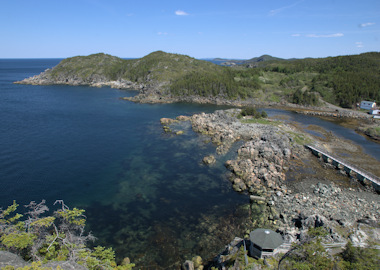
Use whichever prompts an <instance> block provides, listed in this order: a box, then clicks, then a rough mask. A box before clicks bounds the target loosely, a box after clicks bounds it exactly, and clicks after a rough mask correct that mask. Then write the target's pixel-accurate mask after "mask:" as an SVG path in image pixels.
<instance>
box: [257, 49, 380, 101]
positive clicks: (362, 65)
mask: <svg viewBox="0 0 380 270" xmlns="http://www.w3.org/2000/svg"><path fill="white" fill-rule="evenodd" d="M261 68H262V69H263V70H264V71H267V72H276V73H283V74H285V75H286V76H288V77H291V76H293V75H295V74H299V73H300V72H303V73H305V72H306V73H316V74H317V75H316V76H315V77H314V78H313V79H312V81H311V82H310V84H309V89H310V91H312V92H316V93H319V94H320V96H321V97H322V98H323V99H324V100H325V101H327V102H330V103H333V104H336V105H339V106H342V107H352V106H354V105H355V104H356V103H358V102H360V101H361V100H377V101H379V100H380V53H377V52H371V53H364V54H360V55H349V56H338V57H328V58H319V59H311V58H310V59H300V60H292V61H281V62H275V63H273V62H272V63H270V64H268V65H267V66H265V67H261ZM294 101H297V100H294Z"/></svg>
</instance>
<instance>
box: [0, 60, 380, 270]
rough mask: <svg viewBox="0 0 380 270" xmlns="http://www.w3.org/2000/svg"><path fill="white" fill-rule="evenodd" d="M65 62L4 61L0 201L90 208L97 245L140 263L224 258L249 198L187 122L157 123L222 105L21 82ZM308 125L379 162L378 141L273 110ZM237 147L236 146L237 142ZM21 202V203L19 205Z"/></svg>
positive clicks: (0, 73)
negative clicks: (139, 99) (168, 129)
mask: <svg viewBox="0 0 380 270" xmlns="http://www.w3.org/2000/svg"><path fill="white" fill-rule="evenodd" d="M59 61H60V59H0V207H3V208H4V207H6V206H7V205H10V204H11V203H12V201H13V200H16V201H17V202H18V203H19V204H20V205H25V204H27V203H29V202H30V201H36V202H39V201H41V200H42V199H45V200H46V201H47V205H48V206H49V207H50V208H52V209H53V210H54V207H53V203H54V202H55V200H58V199H59V200H64V201H65V203H66V204H67V205H68V206H69V207H71V208H72V207H80V208H83V209H85V210H86V216H87V221H88V222H87V224H88V225H87V229H88V231H91V232H92V233H93V234H94V235H95V236H96V237H97V238H98V240H97V242H96V243H95V244H101V245H105V246H112V247H113V248H114V249H115V250H116V253H117V257H118V259H122V258H123V257H130V259H131V261H132V262H135V263H137V265H138V267H140V268H142V269H171V268H177V269H178V266H179V263H181V262H184V261H185V260H186V259H191V257H192V256H194V255H201V256H202V257H204V258H205V259H210V258H209V257H207V256H210V254H216V253H217V252H218V251H220V250H221V249H223V248H224V246H225V245H226V244H227V243H228V242H230V241H231V240H232V239H233V237H234V236H237V235H239V236H242V235H243V230H244V223H245V222H246V221H247V218H248V217H249V213H248V212H247V208H246V207H245V205H246V204H247V203H248V198H247V196H245V195H240V194H238V193H236V192H234V191H233V190H232V188H231V184H230V183H229V181H228V180H227V176H226V173H227V170H226V169H225V167H224V165H223V164H224V162H225V161H226V160H227V159H229V158H233V157H234V155H236V151H234V150H232V151H231V152H230V153H229V154H228V155H227V156H224V157H220V156H217V162H216V164H215V165H214V166H211V167H208V166H205V165H203V164H202V162H201V161H202V158H203V157H204V156H206V155H209V154H214V153H215V146H213V145H212V144H211V143H210V142H209V139H208V138H207V137H203V136H201V135H199V134H195V133H194V132H193V131H192V129H191V126H190V124H189V123H186V122H184V123H180V124H178V125H176V126H175V127H174V128H175V129H176V130H184V134H183V135H180V136H176V135H171V134H166V133H164V132H163V130H162V126H161V124H160V122H159V120H160V118H162V117H171V118H174V117H176V116H178V115H191V114H193V113H197V112H213V111H214V110H216V109H221V107H216V106H209V105H196V104H184V103H179V104H157V105H152V104H135V103H132V102H128V101H123V100H120V99H119V97H122V96H132V95H135V94H136V92H134V91H127V90H117V89H111V88H93V87H84V86H80V87H79V86H64V85H58V86H32V85H18V84H13V82H14V81H17V80H21V79H23V78H25V77H29V76H33V75H36V74H39V73H40V72H42V71H44V70H45V69H46V68H51V67H53V66H54V65H56V64H57V63H58V62H59ZM266 111H267V113H268V115H269V116H271V117H274V118H275V117H277V116H283V115H285V116H286V117H287V118H288V119H289V120H290V121H296V122H298V123H300V124H301V125H304V126H307V125H310V124H313V125H320V126H323V127H324V128H326V129H327V130H329V131H332V132H334V133H335V134H337V135H338V136H343V137H346V138H347V139H350V140H353V141H355V142H356V143H358V144H360V145H362V146H363V148H364V150H365V151H367V152H368V153H369V154H372V155H374V156H375V157H377V158H378V159H380V157H379V155H380V148H379V145H378V144H375V143H372V142H370V141H368V140H366V139H365V138H363V137H362V136H360V135H358V134H356V133H355V132H353V131H351V130H349V129H345V128H343V127H341V126H339V125H336V124H334V123H331V122H327V121H324V120H321V119H319V118H316V117H309V116H304V115H298V114H294V113H292V112H286V111H281V110H274V109H268V110H266ZM236 147H237V145H236V146H235V148H236ZM21 208H22V207H21Z"/></svg>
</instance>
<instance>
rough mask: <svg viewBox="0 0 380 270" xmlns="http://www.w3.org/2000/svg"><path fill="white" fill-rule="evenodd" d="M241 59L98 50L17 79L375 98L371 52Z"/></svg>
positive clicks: (194, 92) (378, 88)
mask: <svg viewBox="0 0 380 270" xmlns="http://www.w3.org/2000/svg"><path fill="white" fill-rule="evenodd" d="M244 62H245V63H244V64H242V65H237V66H234V67H224V66H219V65H216V64H213V63H211V62H207V61H203V60H197V59H195V58H192V57H189V56H186V55H180V54H171V53H165V52H162V51H156V52H153V53H151V54H149V55H147V56H145V57H142V58H139V59H130V60H125V59H121V58H118V57H115V56H111V55H107V54H103V53H99V54H93V55H89V56H76V57H71V58H67V59H65V60H63V61H61V62H60V63H59V64H58V65H57V66H55V67H54V68H52V69H48V70H46V71H45V72H43V73H41V74H40V75H38V76H34V77H32V78H28V79H25V80H23V81H22V82H20V83H30V84H70V85H96V86H103V85H111V86H113V87H120V88H135V89H137V90H140V93H141V94H143V95H145V96H159V97H160V98H173V97H174V98H178V97H188V96H199V97H215V96H217V97H220V98H224V99H237V98H240V99H246V98H254V99H257V100H260V101H272V102H273V101H274V102H280V101H287V102H293V103H299V104H311V105H317V103H318V102H319V97H322V98H323V99H324V100H326V101H328V102H330V103H334V104H337V105H340V106H343V107H351V106H352V105H353V104H355V103H357V102H359V101H360V100H363V99H366V100H377V101H380V53H377V52H373V53H365V54H361V55H351V56H339V57H328V58H319V59H313V58H308V59H298V60H297V59H291V60H284V59H280V58H275V57H271V56H268V55H264V56H262V57H257V58H252V59H250V60H247V61H244ZM252 62H254V63H258V64H257V65H251V64H249V63H252Z"/></svg>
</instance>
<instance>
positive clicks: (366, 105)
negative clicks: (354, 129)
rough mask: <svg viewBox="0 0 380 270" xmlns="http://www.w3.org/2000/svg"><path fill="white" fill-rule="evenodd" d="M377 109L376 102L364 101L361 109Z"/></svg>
mask: <svg viewBox="0 0 380 270" xmlns="http://www.w3.org/2000/svg"><path fill="white" fill-rule="evenodd" d="M375 107H376V102H374V101H362V102H361V103H360V109H364V110H372V109H374V108H375Z"/></svg>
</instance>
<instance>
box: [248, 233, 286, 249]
mask: <svg viewBox="0 0 380 270" xmlns="http://www.w3.org/2000/svg"><path fill="white" fill-rule="evenodd" d="M249 239H250V240H251V242H252V243H254V244H256V245H257V246H259V247H261V248H262V249H275V248H278V247H279V246H280V245H281V244H282V243H284V240H283V239H282V236H281V234H279V233H276V232H274V231H272V230H269V229H256V230H254V231H252V232H251V233H250V234H249Z"/></svg>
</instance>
